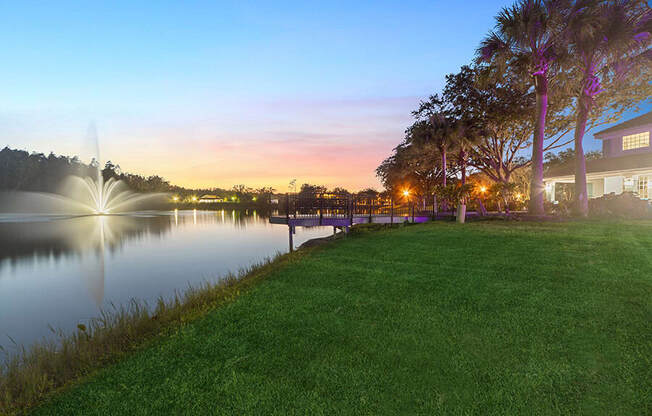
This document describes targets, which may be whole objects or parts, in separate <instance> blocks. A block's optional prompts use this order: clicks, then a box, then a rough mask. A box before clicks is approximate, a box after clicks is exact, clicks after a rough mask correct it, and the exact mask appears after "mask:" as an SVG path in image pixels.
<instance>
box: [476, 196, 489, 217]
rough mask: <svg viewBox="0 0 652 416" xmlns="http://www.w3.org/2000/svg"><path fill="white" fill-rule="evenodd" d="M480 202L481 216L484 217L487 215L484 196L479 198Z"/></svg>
mask: <svg viewBox="0 0 652 416" xmlns="http://www.w3.org/2000/svg"><path fill="white" fill-rule="evenodd" d="M477 203H478V208H479V209H480V216H482V217H484V216H485V215H487V208H485V207H484V204H483V203H482V198H478V199H477Z"/></svg>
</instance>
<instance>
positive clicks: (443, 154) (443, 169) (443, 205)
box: [440, 147, 448, 212]
mask: <svg viewBox="0 0 652 416" xmlns="http://www.w3.org/2000/svg"><path fill="white" fill-rule="evenodd" d="M440 150H441V174H442V179H441V184H442V186H446V148H445V147H442V148H441V149H440ZM441 210H442V211H443V212H446V211H448V203H447V202H446V199H443V200H442V201H441Z"/></svg>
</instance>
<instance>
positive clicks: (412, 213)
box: [412, 202, 414, 223]
mask: <svg viewBox="0 0 652 416" xmlns="http://www.w3.org/2000/svg"><path fill="white" fill-rule="evenodd" d="M412 223H414V202H413V203H412Z"/></svg>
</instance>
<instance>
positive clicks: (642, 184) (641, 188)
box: [637, 176, 650, 199]
mask: <svg viewBox="0 0 652 416" xmlns="http://www.w3.org/2000/svg"><path fill="white" fill-rule="evenodd" d="M649 185H650V178H649V177H648V176H639V177H638V187H637V188H638V189H637V190H638V197H639V198H641V199H649V197H650V193H649V189H650V187H649Z"/></svg>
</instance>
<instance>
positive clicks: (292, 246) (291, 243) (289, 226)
mask: <svg viewBox="0 0 652 416" xmlns="http://www.w3.org/2000/svg"><path fill="white" fill-rule="evenodd" d="M288 231H289V233H288V235H289V236H290V253H291V252H293V251H294V241H292V240H293V238H292V234H293V230H292V226H291V225H290V224H288Z"/></svg>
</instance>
